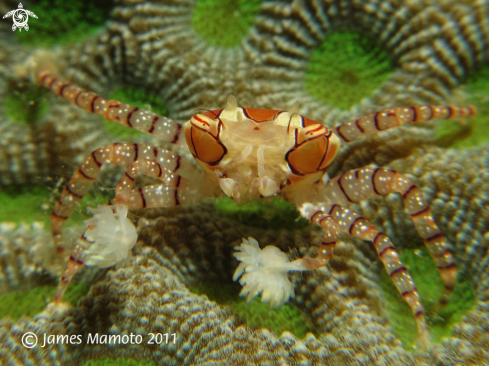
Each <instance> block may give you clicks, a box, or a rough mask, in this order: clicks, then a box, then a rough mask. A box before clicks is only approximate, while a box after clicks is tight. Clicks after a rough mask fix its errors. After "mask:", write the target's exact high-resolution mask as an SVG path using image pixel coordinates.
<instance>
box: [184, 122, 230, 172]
mask: <svg viewBox="0 0 489 366" xmlns="http://www.w3.org/2000/svg"><path fill="white" fill-rule="evenodd" d="M221 125H222V123H221V121H219V120H213V119H211V118H209V117H207V116H205V115H203V114H196V115H195V116H193V117H192V118H191V119H190V126H188V127H186V128H185V138H186V139H187V145H188V147H189V149H190V151H191V152H192V154H193V156H195V157H196V158H197V159H199V160H201V161H202V162H204V163H207V164H209V165H210V166H213V165H216V164H218V163H219V162H220V161H221V160H222V158H223V157H224V155H225V154H226V152H227V149H226V147H225V146H224V145H223V144H222V142H221V141H220V140H219V133H220V131H221V128H222V126H221Z"/></svg>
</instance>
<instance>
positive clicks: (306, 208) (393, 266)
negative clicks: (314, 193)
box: [299, 203, 427, 339]
mask: <svg viewBox="0 0 489 366" xmlns="http://www.w3.org/2000/svg"><path fill="white" fill-rule="evenodd" d="M300 211H301V214H302V216H303V217H305V218H307V219H309V220H310V221H311V222H312V223H313V224H316V225H319V226H321V227H323V228H325V229H326V232H327V234H326V235H327V238H326V240H324V239H323V242H322V243H321V245H320V247H319V253H318V255H317V256H316V258H304V259H300V260H299V261H304V260H305V261H307V262H308V263H304V265H303V268H305V269H314V268H318V267H320V265H319V264H320V262H322V265H324V264H325V263H326V261H327V259H329V257H330V256H331V251H332V250H333V248H334V247H335V245H336V237H337V234H338V232H340V231H342V232H347V233H349V234H351V235H354V236H356V237H359V238H361V239H364V240H369V241H371V242H372V243H373V244H374V247H375V250H376V251H377V254H378V255H379V258H380V260H381V261H382V263H383V264H384V267H385V269H386V271H387V273H388V274H389V276H390V277H391V279H392V281H393V282H394V284H395V285H396V287H397V290H398V291H399V292H400V294H401V295H402V297H403V299H404V301H406V303H407V304H408V305H409V306H410V307H411V310H412V312H413V314H414V318H415V320H416V326H417V328H418V332H419V335H420V337H421V339H427V332H426V322H425V318H424V312H423V306H422V305H421V302H420V298H419V294H418V291H417V289H416V286H415V284H414V281H413V279H412V278H411V276H410V275H409V272H408V270H407V269H406V267H404V265H403V264H402V262H401V261H400V259H399V255H398V254H397V251H396V249H395V248H394V245H393V244H392V242H391V241H390V239H389V238H388V237H387V236H386V235H385V234H384V233H382V232H380V231H378V230H377V229H376V228H375V227H374V226H373V225H372V224H371V223H370V222H369V221H367V220H366V219H364V218H363V217H361V216H360V215H358V214H356V213H354V212H353V211H351V210H349V209H347V208H344V207H342V206H340V205H338V204H335V203H322V204H321V203H320V204H318V205H315V206H314V205H312V204H307V203H306V204H304V205H303V206H302V207H301V209H300ZM313 261H317V263H314V262H313ZM308 264H312V266H310V267H308Z"/></svg>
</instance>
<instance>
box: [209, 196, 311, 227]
mask: <svg viewBox="0 0 489 366" xmlns="http://www.w3.org/2000/svg"><path fill="white" fill-rule="evenodd" d="M214 204H215V206H216V209H217V212H219V214H221V215H223V216H226V217H227V218H230V219H234V220H236V221H239V222H241V223H242V224H245V225H252V226H255V227H259V228H262V229H280V228H286V229H289V230H291V229H304V228H306V227H308V226H309V225H310V223H309V221H308V220H306V219H304V218H302V217H301V215H300V213H299V211H297V209H296V207H295V205H294V204H293V203H291V202H287V201H285V200H284V199H281V198H278V197H274V198H273V199H271V200H268V201H266V200H257V201H252V202H249V203H246V204H244V205H241V206H240V205H238V204H237V203H236V202H234V201H233V200H232V199H231V198H229V197H227V196H225V197H224V198H222V199H216V200H215V203H214Z"/></svg>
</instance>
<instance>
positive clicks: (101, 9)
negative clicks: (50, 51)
mask: <svg viewBox="0 0 489 366" xmlns="http://www.w3.org/2000/svg"><path fill="white" fill-rule="evenodd" d="M112 6H113V4H112V1H104V2H100V1H94V0H91V1H81V2H74V3H71V4H68V3H67V2H66V1H62V0H41V1H38V2H36V3H34V4H32V5H29V6H28V9H29V10H30V11H32V12H33V13H34V14H36V15H37V16H38V18H39V19H38V20H37V21H36V20H34V21H33V22H32V23H30V27H31V30H32V32H17V34H16V38H17V40H18V41H19V42H20V43H23V44H28V45H43V46H52V45H57V44H69V43H73V42H76V41H80V40H82V39H84V38H86V37H87V35H90V34H91V33H92V34H93V33H94V31H96V30H97V28H99V27H100V26H101V25H102V24H103V23H104V22H105V20H106V19H107V17H108V15H109V13H110V10H111V9H112ZM34 22H35V23H34Z"/></svg>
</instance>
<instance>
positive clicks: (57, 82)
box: [39, 71, 185, 144]
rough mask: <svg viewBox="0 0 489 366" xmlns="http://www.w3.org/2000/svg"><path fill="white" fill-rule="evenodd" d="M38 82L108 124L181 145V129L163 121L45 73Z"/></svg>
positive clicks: (168, 121)
mask: <svg viewBox="0 0 489 366" xmlns="http://www.w3.org/2000/svg"><path fill="white" fill-rule="evenodd" d="M39 80H40V82H41V84H43V85H44V86H46V87H47V88H49V89H51V90H52V91H54V92H55V93H56V94H58V95H60V96H62V97H64V98H66V99H68V100H69V101H70V102H72V103H74V104H75V105H77V106H79V107H80V108H82V109H84V110H86V111H88V112H92V113H96V114H101V115H103V116H104V117H105V118H106V119H107V120H109V121H113V122H117V123H119V124H121V125H123V126H127V127H131V128H134V129H136V130H139V131H142V132H146V133H149V134H151V135H154V136H156V137H158V138H160V139H162V140H164V141H167V142H170V143H172V144H177V143H178V144H185V141H184V140H185V139H183V138H181V137H182V131H183V130H182V126H181V125H180V124H179V123H177V122H175V121H173V120H171V119H169V118H167V117H164V116H160V115H158V114H156V113H153V112H149V111H145V110H143V109H139V108H138V107H134V106H131V105H129V104H125V103H121V102H118V101H117V100H106V99H104V98H103V97H101V96H100V95H98V94H96V93H93V92H89V91H86V90H84V89H82V88H80V87H78V86H76V85H75V84H71V83H69V82H67V81H64V80H62V79H59V78H57V77H56V76H54V75H53V74H51V73H50V72H47V71H45V72H41V74H40V75H39Z"/></svg>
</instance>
